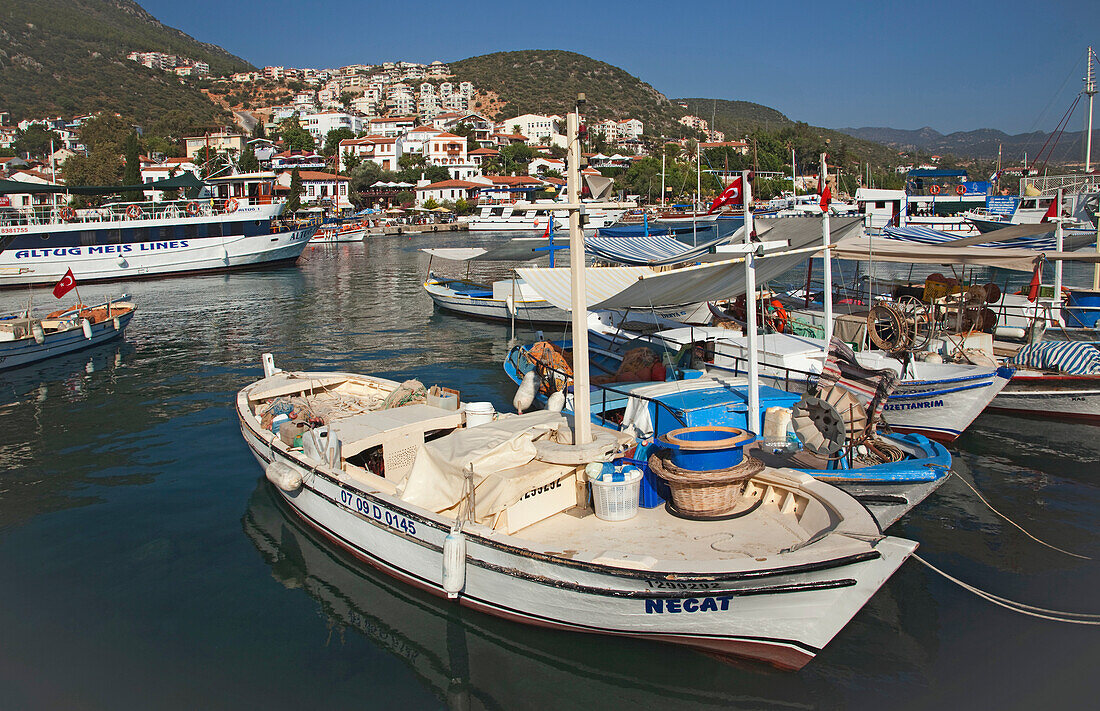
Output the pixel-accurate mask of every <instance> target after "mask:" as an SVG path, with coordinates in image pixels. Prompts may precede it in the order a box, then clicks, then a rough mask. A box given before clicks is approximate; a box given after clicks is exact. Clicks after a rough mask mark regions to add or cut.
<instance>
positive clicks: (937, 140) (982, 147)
mask: <svg viewBox="0 0 1100 711" xmlns="http://www.w3.org/2000/svg"><path fill="white" fill-rule="evenodd" d="M837 130H838V131H841V132H842V133H845V134H848V135H849V136H856V137H859V138H863V139H866V140H869V141H877V142H879V143H883V144H886V145H888V146H892V147H894V148H896V149H898V150H906V151H921V152H924V153H931V154H939V155H948V154H950V155H954V156H958V157H965V158H982V159H985V160H996V158H997V148H998V146H1002V147H1003V149H1002V150H1003V152H1002V159H1003V160H1004V161H1005V162H1015V161H1021V160H1023V158H1024V155H1025V154H1027V155H1028V156H1030V157H1032V158H1034V157H1035V155H1036V154H1037V153H1038V152H1039V151H1040V150H1041V149H1042V147H1043V144H1044V143H1046V142H1047V139H1049V138H1050V134H1048V133H1044V132H1043V131H1033V132H1031V133H1020V134H1016V135H1014V136H1012V135H1009V134H1007V133H1005V132H1004V131H998V130H996V129H992V128H981V129H977V130H975V131H957V132H955V133H949V134H946V135H945V134H942V133H940V132H939V131H937V130H935V129H933V128H929V127H928V126H925V127H924V128H918V129H915V130H905V129H897V128H883V127H870V126H868V127H864V128H840V129H837ZM1084 136H1085V132H1084V131H1073V132H1068V131H1067V132H1066V133H1065V134H1063V135H1062V137H1061V138H1060V139H1059V141H1058V144H1057V146H1056V147H1055V149H1054V151H1053V155H1052V157H1051V160H1052V161H1054V162H1074V161H1080V160H1082V159H1083V156H1084V149H1083V145H1084ZM1092 139H1093V145H1094V146H1096V145H1100V144H1098V143H1097V141H1098V140H1100V130H1094V131H1093V136H1092Z"/></svg>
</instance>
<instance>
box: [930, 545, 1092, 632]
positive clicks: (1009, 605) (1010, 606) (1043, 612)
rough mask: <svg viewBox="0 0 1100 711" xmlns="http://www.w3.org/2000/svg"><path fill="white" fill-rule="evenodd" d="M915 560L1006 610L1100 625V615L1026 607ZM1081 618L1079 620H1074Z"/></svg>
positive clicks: (1053, 620)
mask: <svg viewBox="0 0 1100 711" xmlns="http://www.w3.org/2000/svg"><path fill="white" fill-rule="evenodd" d="M913 558H914V559H915V560H916V561H917V562H919V563H920V564H922V565H924V566H926V567H927V568H928V569H930V570H932V571H934V572H936V573H939V574H940V575H942V576H943V577H944V578H946V579H947V580H950V581H951V582H953V583H955V584H956V585H958V586H959V587H961V588H962V589H963V590H966V591H968V592H971V593H974V594H975V595H977V596H978V597H980V598H982V599H983V600H986V601H987V602H991V603H993V604H994V605H997V606H998V607H1003V608H1004V609H1006V610H1010V611H1012V612H1017V613H1019V614H1021V615H1028V616H1029V617H1038V618H1039V619H1043V620H1051V621H1052V622H1067V623H1070V624H1074V625H1100V615H1089V614H1087V613H1080V612H1062V611H1060V610H1050V609H1047V608H1044V607H1035V606H1034V605H1025V604H1024V603H1021V602H1016V601H1014V600H1009V599H1007V598H1002V597H999V596H997V595H994V594H993V593H989V592H986V591H985V590H982V589H981V588H977V587H975V586H973V585H970V584H969V583H964V582H963V581H962V580H959V579H958V578H956V577H954V576H952V575H949V574H948V573H945V572H944V571H942V570H940V569H939V568H937V567H936V566H934V565H932V564H931V563H929V562H928V561H926V560H925V559H924V558H921V557H920V556H919V555H917V554H916V553H914V554H913ZM1074 618H1079V619H1074Z"/></svg>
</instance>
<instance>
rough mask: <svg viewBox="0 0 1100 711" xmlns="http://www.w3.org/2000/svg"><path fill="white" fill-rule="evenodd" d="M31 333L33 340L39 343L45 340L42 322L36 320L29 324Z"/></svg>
mask: <svg viewBox="0 0 1100 711" xmlns="http://www.w3.org/2000/svg"><path fill="white" fill-rule="evenodd" d="M31 335H33V336H34V342H35V343H37V344H39V345H41V344H43V343H45V342H46V332H45V331H44V330H43V329H42V324H41V323H39V322H38V321H35V322H33V323H32V324H31Z"/></svg>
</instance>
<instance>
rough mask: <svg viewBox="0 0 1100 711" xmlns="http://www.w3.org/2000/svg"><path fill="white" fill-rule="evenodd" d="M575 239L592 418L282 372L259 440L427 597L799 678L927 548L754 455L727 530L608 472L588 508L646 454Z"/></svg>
mask: <svg viewBox="0 0 1100 711" xmlns="http://www.w3.org/2000/svg"><path fill="white" fill-rule="evenodd" d="M578 103H579V101H578ZM578 123H579V120H578V114H577V113H570V114H569V116H568V135H569V137H570V153H571V157H572V160H570V162H569V163H570V165H571V166H573V167H572V168H571V173H570V180H569V195H570V200H571V203H570V205H572V206H575V207H571V209H577V208H578V207H579V204H578V203H579V201H577V198H578V197H579V192H580V188H579V177H578V175H577V168H576V166H577V165H578V164H579V143H578V141H577V138H576V136H577V126H578ZM613 205H614V204H613ZM570 237H571V245H572V249H571V250H570V252H571V261H572V269H573V270H574V271H573V274H574V278H575V280H576V288H575V291H574V303H573V305H572V307H573V308H572V313H573V331H574V334H575V335H576V338H577V339H578V343H577V353H578V356H577V358H578V363H577V374H576V376H575V378H576V388H575V391H574V392H575V403H574V405H575V408H576V411H577V417H576V418H573V419H569V418H566V417H564V416H562V415H561V414H560V413H557V412H552V411H539V412H533V413H527V414H523V415H508V416H502V417H500V418H498V419H495V420H493V419H492V418H491V416H490V415H489V414H488V413H486V411H485V410H484V408H474V407H472V406H466V407H462V406H461V405H460V403H459V402H458V398H457V394H448V391H446V390H443V391H442V392H440V393H435V392H434V390H433V391H428V392H427V393H422V391H421V390H420V388H422V386H420V387H419V388H418V387H417V385H416V384H414V383H397V382H395V381H390V380H384V379H381V378H376V377H371V376H365V375H354V374H350V373H309V372H304V373H282V372H278V371H277V370H276V369H275V367H274V364H273V362H272V361H271V358H270V356H265V357H264V361H265V362H264V371H265V377H264V378H263V379H261V380H259V381H257V382H255V383H253V384H251V385H248V386H246V387H245V388H244V389H243V390H241V391H240V393H238V396H237V401H236V409H237V415H238V418H239V420H240V425H241V431H242V434H243V436H244V438H245V441H246V442H247V444H248V445H249V448H250V449H251V450H252V452H253V454H254V456H255V457H256V459H257V461H259V462H260V464H261V465H262V466H263V467H264V470H265V474H266V476H267V477H268V479H269V480H271V481H272V482H273V483H275V484H276V486H278V488H279V491H280V495H281V496H282V497H283V498H284V500H285V501H286V502H287V503H288V504H289V506H290V507H291V509H292V510H293V511H294V512H295V513H296V514H297V515H298V516H300V517H301V518H302V519H303V520H304V521H306V522H307V523H308V524H309V525H311V526H312V527H313V528H315V529H316V530H318V531H320V532H321V533H322V534H323V535H324V536H325V537H326V538H327V539H328V540H330V541H332V542H333V543H334V544H336V545H339V546H341V547H342V548H344V549H345V550H347V551H348V552H350V553H351V554H352V555H354V556H356V557H357V558H358V559H359V560H361V561H363V562H364V563H366V564H369V565H372V566H374V567H377V568H379V569H380V570H382V571H384V572H386V573H387V574H389V575H392V576H394V577H396V578H399V579H401V580H403V581H405V582H407V583H409V584H410V585H414V586H416V587H418V588H421V589H423V590H426V591H428V592H431V593H433V594H435V595H438V596H441V597H443V596H445V597H448V598H450V599H455V600H456V601H457V602H458V604H462V605H464V606H466V607H469V608H471V609H475V610H478V611H482V612H485V613H488V614H492V615H497V616H500V617H503V618H506V619H510V620H514V621H517V622H523V623H526V624H531V625H537V626H543V627H551V628H557V629H563V630H571V631H578V632H588V633H598V634H606V635H615V636H624V637H634V638H640V639H647V640H657V641H663V642H666V643H672V644H680V645H684V646H687V647H691V648H695V649H699V650H703V651H707V652H710V653H714V654H720V655H737V656H744V657H750V658H754V659H759V660H764V661H767V662H771V663H772V664H775V665H777V666H780V667H783V668H789V669H797V668H800V667H801V666H803V665H804V664H806V663H807V662H808V661H809V660H810V659H812V658H813V656H814V655H815V654H817V653H818V652H819V651H820V650H821V648H822V647H823V646H824V645H825V644H827V643H828V642H829V640H830V639H832V638H833V636H835V635H836V633H837V632H839V630H840V629H841V628H842V627H843V626H844V625H845V624H847V622H848V620H850V619H851V617H852V616H853V615H854V614H855V613H856V612H857V611H858V610H859V609H860V608H861V607H862V606H863V604H865V603H866V601H867V600H868V599H869V598H870V597H871V596H872V595H873V594H874V593H875V591H876V590H877V589H878V588H879V587H880V586H881V585H882V584H883V583H884V582H885V580H886V579H887V578H888V577H889V576H890V575H891V574H892V573H893V572H894V571H895V570H896V569H897V568H898V566H900V565H901V564H902V563H903V562H904V561H905V559H906V558H907V557H908V556H909V555H910V554H912V552H913V551H914V550H915V548H916V543H914V542H912V541H907V540H904V539H899V538H894V537H890V536H884V535H883V534H882V532H881V530H880V529H879V527H878V525H877V523H876V522H875V520H874V518H873V517H872V516H871V514H870V513H869V512H868V511H867V509H865V508H864V507H863V506H862V505H860V504H859V503H858V502H857V501H856V500H855V499H853V498H852V497H850V496H849V495H848V494H845V493H844V492H842V491H840V490H839V489H836V488H833V487H831V486H829V485H827V484H824V483H821V482H818V481H816V480H814V479H813V478H812V477H809V476H805V475H801V474H798V473H795V472H793V471H790V470H777V469H769V468H766V467H764V466H763V465H762V464H758V463H755V461H754V460H752V459H751V457H750V458H747V459H746V458H741V457H738V461H737V462H732V461H731V462H729V463H730V464H732V465H733V466H734V467H742V466H743V467H745V469H742V470H738V473H737V476H740V477H741V479H740V481H741V488H740V489H739V490H738V493H739V496H737V497H735V499H734V500H733V502H732V503H730V502H726V503H722V504H721V506H720V507H719V508H718V509H717V510H716V511H715V513H721V514H722V517H721V518H716V517H714V516H711V517H709V518H708V519H707V520H700V517H699V516H695V517H688V516H684V515H683V514H676V513H674V509H673V508H660V509H649V510H646V511H638V510H637V508H636V504H637V492H636V490H634V489H631V488H629V487H626V488H625V490H624V489H622V488H619V489H615V488H614V481H615V479H614V478H612V479H611V480H610V481H608V479H607V475H606V474H603V473H601V474H600V475H599V477H598V478H599V480H600V483H601V484H602V485H605V486H612V487H613V488H612V489H600V493H598V494H596V495H595V496H596V498H595V499H594V504H595V506H594V508H590V507H589V505H588V494H587V482H588V481H592V482H593V483H592V486H593V487H594V490H595V489H597V488H598V487H597V486H596V478H593V477H594V476H595V470H601V471H604V470H606V467H605V464H607V463H608V462H610V461H611V460H614V459H615V458H616V457H617V456H620V455H621V454H622V453H624V452H625V451H626V448H627V447H630V446H632V445H633V444H634V442H633V439H632V438H631V437H630V436H629V435H626V434H623V433H619V432H615V431H612V430H607V429H603V428H599V427H594V426H593V424H592V422H591V420H590V417H589V388H588V367H587V362H586V360H587V331H586V330H585V329H584V324H585V321H586V310H585V306H584V295H585V293H586V291H585V270H584V261H583V253H584V252H583V248H582V244H583V242H582V239H583V237H582V235H581V230H580V220H579V215H578V214H577V213H576V212H574V213H572V214H571V215H570ZM420 397H424V398H425V400H426V401H425V402H419V401H418V400H419V398H420ZM433 398H434V400H433ZM452 407H454V408H457V409H450V408H452ZM280 418H283V419H285V422H283V423H282V424H279V419H280ZM319 423H323V425H321V426H315V425H318V424H319ZM272 426H276V427H275V429H277V430H278V434H276V433H275V432H274V431H273V429H272ZM738 433H740V434H737V435H736V436H731V435H730V433H726V432H722V433H720V435H721V437H723V438H725V439H724V440H723V441H722V443H721V444H720V443H718V442H712V443H710V444H706V445H703V446H701V447H699V448H700V449H704V450H706V452H707V453H708V454H712V455H713V454H719V458H720V459H721V461H722V462H726V461H727V460H726V459H725V456H726V454H727V453H729V451H731V450H729V449H726V448H727V447H732V448H735V449H736V448H737V447H739V445H738V444H737V443H739V442H743V441H744V439H745V438H750V439H751V438H752V435H751V434H747V433H744V432H743V431H740V430H738ZM708 434H716V432H710V433H708ZM684 436H685V438H687V439H685V440H684V442H685V443H687V442H689V441H691V436H689V435H688V434H687V433H685V434H684ZM299 444H300V446H297V445H299ZM671 444H672V446H675V447H680V446H681V445H679V444H676V443H675V442H672V443H671ZM719 448H720V449H721V451H720V452H719V451H718V449H719ZM685 449H686V450H694V449H696V448H695V447H694V446H686V447H685ZM660 461H664V460H660ZM593 466H594V467H595V469H593V468H592V467H593ZM704 468H706V469H713V467H704ZM673 471H674V470H673V469H668V470H667V471H666V473H667V474H668V475H669V476H672V475H673ZM731 472H732V470H731V469H728V468H723V469H722V473H721V476H723V477H725V476H730V475H731ZM608 473H610V471H608ZM710 473H711V474H715V475H717V474H718V472H717V470H715V471H712V472H710ZM621 476H624V477H625V473H623V474H622V475H621ZM677 476H679V475H677ZM687 478H688V479H691V480H692V481H695V484H700V483H701V482H699V481H697V480H695V479H692V478H691V477H687ZM632 481H635V482H636V481H637V479H632ZM723 481H726V482H727V484H723V485H722V486H721V487H720V488H722V489H723V490H724V491H725V490H726V487H727V486H728V482H729V480H728V479H723ZM695 484H691V483H688V484H686V486H688V487H689V488H690V487H691V486H694V485H695ZM706 486H710V484H707V485H706ZM731 491H732V490H731ZM632 497H633V499H634V506H631V504H630V502H631V498H632ZM673 497H674V498H675V497H676V493H675V492H674V493H673ZM612 499H614V501H612ZM677 501H678V503H677V506H681V505H682V504H683V502H680V501H679V500H677ZM684 510H685V509H683V508H681V509H680V511H684ZM597 514H599V515H597ZM726 514H730V515H732V516H733V517H732V518H731V517H730V516H727V515H726Z"/></svg>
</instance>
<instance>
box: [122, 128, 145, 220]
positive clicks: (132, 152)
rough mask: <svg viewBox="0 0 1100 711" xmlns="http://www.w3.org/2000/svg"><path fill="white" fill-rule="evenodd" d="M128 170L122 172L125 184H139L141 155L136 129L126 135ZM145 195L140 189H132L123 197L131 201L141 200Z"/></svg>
mask: <svg viewBox="0 0 1100 711" xmlns="http://www.w3.org/2000/svg"><path fill="white" fill-rule="evenodd" d="M125 147H126V170H125V172H124V173H123V174H122V184H123V185H138V184H139V183H141V155H140V146H139V145H138V137H137V132H136V131H131V132H130V135H129V136H127V137H126V146H125ZM143 197H144V194H143V193H142V192H141V191H140V190H130V191H128V192H126V193H124V194H123V196H122V198H123V199H124V200H127V201H129V202H139V201H140V200H141V199H142V198H143Z"/></svg>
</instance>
